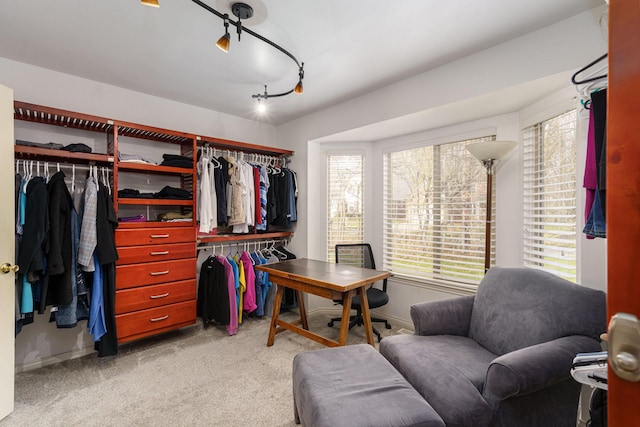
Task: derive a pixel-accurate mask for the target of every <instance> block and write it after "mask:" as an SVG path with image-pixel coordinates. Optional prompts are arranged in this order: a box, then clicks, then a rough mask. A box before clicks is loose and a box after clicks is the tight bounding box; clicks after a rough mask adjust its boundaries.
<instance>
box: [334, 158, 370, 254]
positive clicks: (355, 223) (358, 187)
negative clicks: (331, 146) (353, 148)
mask: <svg viewBox="0 0 640 427" xmlns="http://www.w3.org/2000/svg"><path fill="white" fill-rule="evenodd" d="M327 189H328V194H327V229H328V237H327V245H328V246H327V260H328V261H329V262H335V252H334V247H335V245H337V244H343V243H362V241H363V238H364V157H363V156H362V155H330V156H328V158H327Z"/></svg>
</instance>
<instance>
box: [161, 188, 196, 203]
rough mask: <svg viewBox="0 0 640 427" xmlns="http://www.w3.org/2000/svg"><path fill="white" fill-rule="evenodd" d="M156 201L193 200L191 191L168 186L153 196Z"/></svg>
mask: <svg viewBox="0 0 640 427" xmlns="http://www.w3.org/2000/svg"><path fill="white" fill-rule="evenodd" d="M153 197H155V198H156V199H178V200H189V199H191V197H192V196H191V191H187V190H183V189H182V188H175V187H170V186H168V185H166V186H165V187H164V188H163V189H162V190H160V191H159V192H157V193H155V194H154V195H153Z"/></svg>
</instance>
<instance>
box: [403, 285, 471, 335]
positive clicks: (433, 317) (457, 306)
mask: <svg viewBox="0 0 640 427" xmlns="http://www.w3.org/2000/svg"><path fill="white" fill-rule="evenodd" d="M473 300H474V296H473V295H469V296H464V297H457V298H449V299H446V300H441V301H430V302H423V303H420V304H414V305H412V306H411V320H412V321H413V326H414V328H415V335H459V336H468V335H469V324H470V322H471V310H472V308H473Z"/></svg>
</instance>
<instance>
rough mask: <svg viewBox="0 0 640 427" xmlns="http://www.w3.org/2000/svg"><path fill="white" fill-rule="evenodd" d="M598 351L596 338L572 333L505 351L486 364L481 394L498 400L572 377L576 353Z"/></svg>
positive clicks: (492, 400)
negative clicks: (572, 363)
mask: <svg viewBox="0 0 640 427" xmlns="http://www.w3.org/2000/svg"><path fill="white" fill-rule="evenodd" d="M599 350H600V344H599V343H598V341H596V340H594V339H593V338H589V337H585V336H575V335H574V336H570V337H562V338H558V339H556V340H552V341H548V342H545V343H542V344H537V345H534V346H531V347H525V348H522V349H520V350H516V351H513V352H511V353H507V354H505V355H503V356H500V357H498V358H496V359H495V360H494V361H492V362H491V364H490V365H489V369H488V370H487V377H486V382H485V386H484V390H483V392H482V395H483V397H484V398H485V399H486V400H487V401H489V402H497V401H500V400H505V399H507V398H509V397H512V396H516V395H523V394H527V393H533V392H536V391H538V390H542V389H543V388H545V387H548V386H551V385H554V384H557V383H559V382H561V381H564V380H566V379H569V378H570V377H571V375H570V370H571V361H572V360H573V357H574V356H575V355H576V354H577V353H580V352H585V351H586V352H589V351H599Z"/></svg>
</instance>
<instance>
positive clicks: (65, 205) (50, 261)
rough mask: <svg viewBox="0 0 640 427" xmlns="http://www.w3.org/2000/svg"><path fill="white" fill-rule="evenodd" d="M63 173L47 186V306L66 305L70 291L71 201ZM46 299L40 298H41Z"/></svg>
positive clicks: (56, 174) (71, 294) (59, 173)
mask: <svg viewBox="0 0 640 427" xmlns="http://www.w3.org/2000/svg"><path fill="white" fill-rule="evenodd" d="M64 177H65V175H64V172H62V171H60V172H56V173H55V174H54V175H53V176H52V177H51V179H50V180H49V182H48V183H47V192H48V194H49V225H50V234H49V242H48V243H49V244H48V247H49V250H48V252H47V275H48V276H49V289H48V294H47V295H46V301H47V304H49V303H50V304H54V305H58V304H69V303H70V302H71V300H72V298H73V291H72V288H71V209H73V200H72V199H71V195H70V194H69V190H68V189H67V186H66V184H65V183H64ZM44 297H45V296H44V295H43V298H44Z"/></svg>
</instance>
